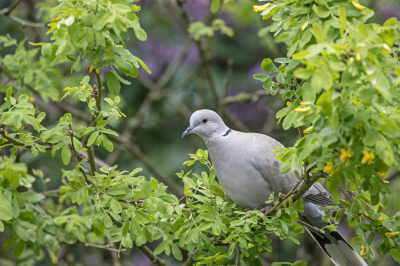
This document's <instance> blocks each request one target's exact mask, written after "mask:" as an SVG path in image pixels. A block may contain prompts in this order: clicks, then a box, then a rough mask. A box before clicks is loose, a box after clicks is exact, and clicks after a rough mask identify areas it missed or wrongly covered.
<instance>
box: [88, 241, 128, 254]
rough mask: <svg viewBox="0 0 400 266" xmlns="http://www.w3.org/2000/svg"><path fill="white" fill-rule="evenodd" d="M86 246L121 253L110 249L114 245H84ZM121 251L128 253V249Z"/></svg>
mask: <svg viewBox="0 0 400 266" xmlns="http://www.w3.org/2000/svg"><path fill="white" fill-rule="evenodd" d="M84 245H85V246H86V247H94V248H101V249H106V250H109V251H113V252H119V250H118V249H115V248H112V247H110V245H111V246H112V244H109V245H105V246H101V245H96V244H92V243H84ZM121 251H122V252H125V251H126V248H123V249H121Z"/></svg>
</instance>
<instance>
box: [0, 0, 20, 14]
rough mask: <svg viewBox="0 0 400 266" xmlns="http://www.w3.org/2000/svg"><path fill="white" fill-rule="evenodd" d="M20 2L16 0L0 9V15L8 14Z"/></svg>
mask: <svg viewBox="0 0 400 266" xmlns="http://www.w3.org/2000/svg"><path fill="white" fill-rule="evenodd" d="M20 2H21V0H17V1H15V2H14V3H13V4H12V5H10V6H9V7H6V8H4V9H3V10H0V15H4V16H8V15H9V14H10V13H11V11H13V10H14V8H16V7H17V6H18V5H19V3H20Z"/></svg>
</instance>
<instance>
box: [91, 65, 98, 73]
mask: <svg viewBox="0 0 400 266" xmlns="http://www.w3.org/2000/svg"><path fill="white" fill-rule="evenodd" d="M93 70H95V71H96V73H97V74H99V69H98V68H97V67H95V66H93V65H91V66H90V68H89V72H93Z"/></svg>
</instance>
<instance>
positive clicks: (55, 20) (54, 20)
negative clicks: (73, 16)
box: [51, 18, 61, 22]
mask: <svg viewBox="0 0 400 266" xmlns="http://www.w3.org/2000/svg"><path fill="white" fill-rule="evenodd" d="M60 20H61V19H60V18H55V19H52V20H51V22H57V21H60Z"/></svg>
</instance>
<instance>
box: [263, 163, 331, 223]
mask: <svg viewBox="0 0 400 266" xmlns="http://www.w3.org/2000/svg"><path fill="white" fill-rule="evenodd" d="M323 176H324V172H323V171H321V170H319V171H317V172H315V173H314V174H312V175H311V177H310V178H309V179H305V180H304V181H303V183H302V184H301V185H300V187H299V188H298V189H292V190H291V191H290V192H289V193H288V194H287V195H286V197H285V198H284V199H283V200H282V201H279V202H278V203H277V204H276V205H275V206H274V207H272V209H271V210H269V211H268V212H266V213H265V215H266V216H269V215H272V214H273V213H274V212H275V211H276V210H277V209H278V208H280V207H281V206H282V205H283V202H286V203H287V202H288V201H289V200H292V201H293V202H294V201H296V200H298V199H299V198H300V197H301V196H303V194H304V193H306V192H307V190H308V189H309V188H310V187H311V186H312V185H313V184H314V183H315V182H317V180H318V179H320V178H321V177H323ZM295 187H296V186H295Z"/></svg>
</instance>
